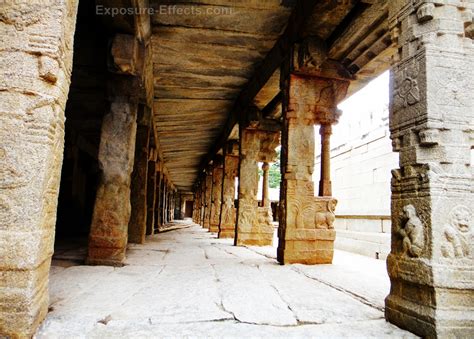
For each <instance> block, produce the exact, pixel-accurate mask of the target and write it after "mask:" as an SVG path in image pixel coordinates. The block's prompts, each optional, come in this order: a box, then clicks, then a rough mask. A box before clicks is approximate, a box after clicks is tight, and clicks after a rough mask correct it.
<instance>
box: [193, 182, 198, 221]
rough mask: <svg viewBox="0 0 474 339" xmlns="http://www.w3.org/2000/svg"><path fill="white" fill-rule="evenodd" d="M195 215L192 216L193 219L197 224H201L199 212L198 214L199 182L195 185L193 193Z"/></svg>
mask: <svg viewBox="0 0 474 339" xmlns="http://www.w3.org/2000/svg"><path fill="white" fill-rule="evenodd" d="M193 199H194V200H193V216H192V219H193V222H194V223H195V224H199V221H198V214H197V211H198V209H199V183H198V184H197V185H195V187H194V193H193Z"/></svg>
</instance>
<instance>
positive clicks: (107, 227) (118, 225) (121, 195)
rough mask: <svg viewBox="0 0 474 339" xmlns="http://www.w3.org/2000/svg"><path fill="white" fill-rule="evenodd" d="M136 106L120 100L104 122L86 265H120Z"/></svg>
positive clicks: (113, 103) (124, 241)
mask: <svg viewBox="0 0 474 339" xmlns="http://www.w3.org/2000/svg"><path fill="white" fill-rule="evenodd" d="M137 106H138V105H137V103H136V102H131V101H128V100H127V98H125V100H123V99H122V98H117V100H116V101H114V102H112V103H111V105H110V111H109V113H107V114H106V115H105V116H104V119H103V122H102V131H101V140H100V147H99V165H100V168H101V170H102V176H101V179H100V183H99V187H98V189H97V195H96V200H95V206H94V213H93V216H92V223H91V231H90V235H89V251H88V255H87V263H88V264H90V265H121V264H122V261H123V260H124V258H125V249H126V246H127V235H128V222H129V220H130V212H131V205H130V184H131V174H132V170H133V158H134V155H135V134H136V130H137V122H136V116H137Z"/></svg>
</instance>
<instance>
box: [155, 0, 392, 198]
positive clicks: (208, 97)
mask: <svg viewBox="0 0 474 339" xmlns="http://www.w3.org/2000/svg"><path fill="white" fill-rule="evenodd" d="M293 3H294V1H283V0H266V1H262V0H240V1H236V0H188V1H164V0H155V1H151V6H152V7H154V8H155V14H154V15H153V16H152V18H151V23H152V33H153V34H152V50H153V63H154V64H153V74H154V119H155V123H156V128H157V135H158V139H159V147H160V148H161V150H162V153H163V158H164V161H165V165H166V167H167V168H168V171H169V175H170V178H171V180H172V181H173V183H174V185H175V186H176V187H177V188H178V189H179V190H180V191H183V192H186V191H191V189H192V185H193V184H194V183H195V180H196V178H197V175H198V172H199V170H200V166H201V162H202V160H203V157H204V156H205V155H206V154H207V153H208V152H209V150H210V148H211V147H212V146H213V144H214V143H215V142H216V139H217V138H218V136H219V135H220V133H221V131H222V128H223V126H224V124H225V123H226V121H227V119H228V116H229V113H230V110H231V109H232V107H233V105H234V103H235V100H236V98H237V97H238V95H239V94H240V93H241V91H242V90H243V89H244V88H245V86H246V84H247V83H248V81H249V79H250V78H251V77H252V76H254V75H255V72H256V71H257V70H258V67H259V66H260V65H261V63H262V61H263V60H264V59H265V57H266V55H267V54H268V52H269V51H270V49H271V48H272V47H273V46H274V44H275V42H276V41H277V40H278V38H279V37H280V36H281V35H282V34H283V32H284V30H285V27H286V26H287V24H288V20H289V17H290V14H291V11H292V4H293ZM384 3H385V1H377V0H370V1H369V0H365V1H356V0H354V1H336V0H330V1H320V2H318V4H317V5H316V7H315V10H314V13H313V14H312V17H311V19H310V21H309V23H310V24H309V25H308V28H307V34H312V35H318V36H319V37H320V38H322V39H324V40H325V41H327V42H330V47H331V48H330V49H329V52H330V57H332V58H334V59H336V60H338V61H341V62H343V61H344V62H345V63H346V66H347V67H349V68H350V67H354V66H353V65H352V64H351V62H353V61H354V60H357V58H359V64H363V65H362V66H363V67H360V65H356V66H355V67H356V68H353V69H354V71H355V72H357V71H358V72H359V73H360V74H359V77H358V80H359V81H356V82H354V84H353V86H352V89H351V91H352V92H354V91H355V90H357V89H358V88H359V87H361V86H362V85H363V84H365V83H366V82H367V81H368V80H369V79H372V78H373V77H374V76H375V75H377V74H379V73H380V72H381V71H382V70H384V69H386V68H387V65H388V62H387V59H386V58H385V57H384V58H382V57H381V58H377V56H378V55H381V56H383V53H381V52H371V53H372V54H369V53H367V51H369V49H370V48H371V47H372V46H374V45H375V44H376V43H377V42H378V43H379V44H380V41H381V39H382V42H383V44H381V45H380V47H381V48H379V49H381V50H382V51H384V50H385V49H386V47H387V46H386V45H387V43H388V42H387V41H386V40H387V36H386V34H387V31H388V30H387V27H384V25H385V26H386V23H385V22H386V20H381V19H380V18H382V19H383V16H384V8H385V5H384ZM357 6H358V7H357ZM371 11H372V12H371ZM362 12H363V13H364V14H365V17H364V16H360V13H362ZM357 15H359V16H360V18H359V17H358V16H357ZM357 19H359V21H360V22H359V23H357V21H356V20H357ZM363 20H366V22H364V21H363ZM348 31H349V33H350V35H348ZM383 39H385V40H383ZM382 47H383V48H382ZM369 52H370V51H369ZM366 54H368V55H369V56H366ZM361 58H362V59H364V58H365V59H367V60H365V59H364V60H362V61H361V60H360V59H361ZM278 84H279V72H278V71H276V72H275V73H274V75H273V76H272V77H271V78H270V80H269V81H268V82H267V84H266V85H265V86H264V87H263V88H262V90H261V91H260V93H259V94H258V95H257V96H256V97H255V99H254V103H255V104H256V105H257V106H258V107H259V108H263V107H265V105H266V104H268V102H270V101H271V100H272V99H273V98H274V97H275V96H276V95H277V94H278V92H279V86H278Z"/></svg>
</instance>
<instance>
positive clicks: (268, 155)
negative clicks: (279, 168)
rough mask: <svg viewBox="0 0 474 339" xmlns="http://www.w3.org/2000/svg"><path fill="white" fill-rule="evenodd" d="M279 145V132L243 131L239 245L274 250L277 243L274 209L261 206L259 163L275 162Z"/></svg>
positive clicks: (238, 214) (247, 129) (238, 224)
mask: <svg viewBox="0 0 474 339" xmlns="http://www.w3.org/2000/svg"><path fill="white" fill-rule="evenodd" d="M279 141H280V135H279V132H269V131H263V130H258V129H254V128H243V129H241V132H240V163H239V206H238V209H237V226H236V228H237V230H236V237H235V240H234V242H235V245H254V246H270V245H271V244H272V242H273V232H274V230H273V224H272V222H273V217H272V213H271V209H270V207H259V206H258V199H257V192H258V162H259V161H272V160H273V159H274V158H275V156H276V152H275V148H276V147H277V146H278V144H279Z"/></svg>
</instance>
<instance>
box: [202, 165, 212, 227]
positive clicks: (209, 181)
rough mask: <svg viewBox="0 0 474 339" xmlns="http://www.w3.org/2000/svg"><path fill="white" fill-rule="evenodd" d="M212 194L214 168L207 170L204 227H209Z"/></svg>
mask: <svg viewBox="0 0 474 339" xmlns="http://www.w3.org/2000/svg"><path fill="white" fill-rule="evenodd" d="M211 194H212V168H208V170H207V172H206V191H205V197H204V220H203V226H202V227H204V228H207V229H209V226H210V219H211Z"/></svg>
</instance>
